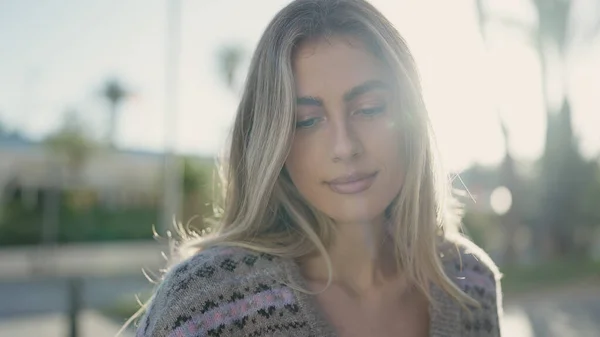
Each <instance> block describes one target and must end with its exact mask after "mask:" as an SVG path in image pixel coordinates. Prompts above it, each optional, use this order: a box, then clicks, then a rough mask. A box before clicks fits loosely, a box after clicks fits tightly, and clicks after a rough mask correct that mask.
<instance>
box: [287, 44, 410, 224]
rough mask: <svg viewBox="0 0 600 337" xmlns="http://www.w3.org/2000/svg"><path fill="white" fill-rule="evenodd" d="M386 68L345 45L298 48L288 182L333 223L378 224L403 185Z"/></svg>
mask: <svg viewBox="0 0 600 337" xmlns="http://www.w3.org/2000/svg"><path fill="white" fill-rule="evenodd" d="M386 74H387V73H386V69H385V67H384V66H383V64H381V63H380V61H379V60H378V59H377V58H376V57H375V56H373V55H372V54H371V53H370V52H369V51H368V50H367V49H366V48H365V47H364V45H363V44H362V43H361V42H360V41H358V40H355V39H352V38H342V37H339V38H330V39H328V40H317V41H311V42H306V43H304V44H303V45H300V46H299V48H298V50H297V52H296V54H295V57H294V77H295V84H296V91H297V92H296V94H297V97H298V100H297V108H296V109H297V110H296V133H295V137H294V140H293V144H292V149H291V152H290V154H289V156H288V158H287V161H286V169H287V170H288V172H289V174H290V177H291V179H292V182H293V183H294V185H295V186H296V188H297V189H298V191H299V192H300V194H301V195H302V196H303V197H304V198H305V199H306V200H307V201H308V202H309V203H310V204H311V205H312V206H313V207H315V208H316V209H318V210H319V211H321V212H323V213H325V214H326V215H328V216H329V217H331V218H332V219H333V220H334V221H336V223H356V222H373V221H378V220H381V219H383V214H384V212H385V209H386V208H387V206H389V205H390V203H391V202H392V200H393V199H394V198H395V197H396V196H397V195H398V193H399V191H400V188H401V186H402V179H403V169H402V160H401V145H402V144H401V136H400V132H399V131H398V127H397V125H396V122H395V121H396V120H397V119H396V117H395V109H394V107H393V106H392V104H393V102H392V98H393V94H392V92H391V88H392V86H391V81H390V80H389V78H388V77H387V76H386Z"/></svg>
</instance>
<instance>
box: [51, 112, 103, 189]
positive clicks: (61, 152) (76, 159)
mask: <svg viewBox="0 0 600 337" xmlns="http://www.w3.org/2000/svg"><path fill="white" fill-rule="evenodd" d="M45 143H46V145H47V146H48V148H49V149H50V151H51V152H52V154H53V155H54V156H55V157H54V158H55V159H58V160H57V164H59V165H60V166H63V164H64V166H65V167H66V168H67V170H68V180H69V182H70V183H75V182H77V181H78V179H79V178H80V175H81V170H82V168H83V166H84V164H85V162H86V160H87V159H88V157H89V155H90V153H91V151H92V149H93V143H92V141H91V140H90V139H89V138H88V137H87V133H86V130H85V126H84V124H83V122H82V121H81V119H80V118H79V115H78V112H77V111H75V110H69V111H67V112H66V113H65V118H64V121H63V124H62V125H61V127H60V128H59V129H58V130H57V131H56V132H54V133H52V134H50V135H49V136H48V137H47V138H46V139H45Z"/></svg>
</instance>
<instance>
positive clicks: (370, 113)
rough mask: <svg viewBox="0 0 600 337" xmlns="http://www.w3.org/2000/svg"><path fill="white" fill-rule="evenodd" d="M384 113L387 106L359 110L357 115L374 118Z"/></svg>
mask: <svg viewBox="0 0 600 337" xmlns="http://www.w3.org/2000/svg"><path fill="white" fill-rule="evenodd" d="M384 111H385V105H382V106H377V107H373V108H367V109H360V110H357V111H356V113H359V114H362V115H365V116H373V115H377V114H379V113H382V112H384Z"/></svg>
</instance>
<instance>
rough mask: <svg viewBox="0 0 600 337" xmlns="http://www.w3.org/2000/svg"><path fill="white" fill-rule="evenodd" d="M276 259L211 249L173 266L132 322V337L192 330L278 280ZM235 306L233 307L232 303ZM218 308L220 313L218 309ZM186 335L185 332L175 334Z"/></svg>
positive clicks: (242, 251) (229, 249)
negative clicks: (134, 327) (135, 323)
mask: <svg viewBox="0 0 600 337" xmlns="http://www.w3.org/2000/svg"><path fill="white" fill-rule="evenodd" d="M278 260H279V258H277V257H274V256H272V255H268V254H264V253H257V252H253V251H250V250H247V249H244V248H238V247H211V248H208V249H206V250H203V251H201V252H200V253H197V254H196V255H194V256H192V257H190V258H188V259H186V260H184V261H182V262H180V263H179V264H177V265H175V266H173V267H172V268H171V269H170V270H169V271H168V272H167V273H166V274H165V277H164V278H163V280H162V281H161V282H160V284H159V285H158V287H157V289H156V291H155V293H154V296H153V298H152V299H151V301H150V303H149V305H148V307H147V310H146V312H145V314H144V316H143V317H142V319H141V320H140V322H139V323H138V331H137V335H138V336H153V337H154V336H168V335H170V334H171V333H172V332H175V331H178V330H186V331H187V330H188V329H192V330H193V329H196V330H197V329H198V328H199V326H200V325H203V326H204V328H206V329H211V326H210V324H209V325H206V324H204V323H202V324H201V322H198V320H200V319H205V318H206V317H207V315H214V316H215V317H216V318H217V319H216V320H213V323H214V324H213V325H215V324H216V325H215V327H218V325H219V324H218V323H219V319H218V318H219V317H221V316H222V315H221V314H222V313H221V311H223V310H225V309H227V308H228V307H229V306H231V304H232V303H234V302H240V301H243V300H244V299H246V298H248V297H251V296H252V295H255V294H257V293H260V292H261V291H267V290H269V289H271V288H272V286H273V285H274V284H278V282H280V278H281V276H283V275H284V273H283V267H281V266H280V263H279V262H278ZM238 304H239V303H238ZM221 309H223V310H221ZM179 335H182V336H187V334H186V333H183V334H179Z"/></svg>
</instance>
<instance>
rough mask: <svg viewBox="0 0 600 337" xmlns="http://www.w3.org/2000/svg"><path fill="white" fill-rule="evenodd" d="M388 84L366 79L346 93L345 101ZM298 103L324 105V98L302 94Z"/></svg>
mask: <svg viewBox="0 0 600 337" xmlns="http://www.w3.org/2000/svg"><path fill="white" fill-rule="evenodd" d="M387 88H388V85H387V84H386V83H384V82H382V81H380V80H371V81H366V82H364V83H362V84H359V85H357V86H355V87H354V88H352V89H350V90H348V91H347V92H346V93H345V94H344V101H345V102H350V101H352V100H353V99H355V98H356V97H358V96H360V95H363V94H366V93H367V92H369V91H372V90H375V89H387ZM296 104H298V105H310V106H323V100H322V99H321V98H319V97H314V96H302V97H298V98H297V99H296Z"/></svg>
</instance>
